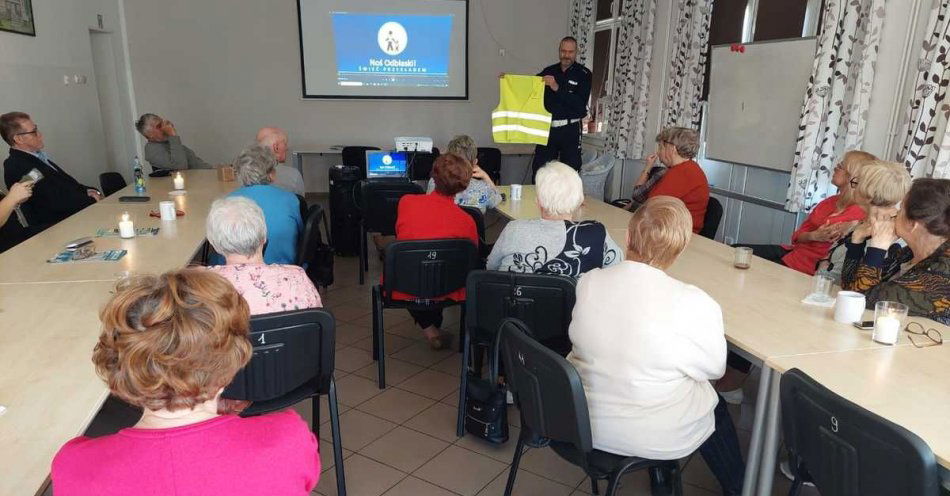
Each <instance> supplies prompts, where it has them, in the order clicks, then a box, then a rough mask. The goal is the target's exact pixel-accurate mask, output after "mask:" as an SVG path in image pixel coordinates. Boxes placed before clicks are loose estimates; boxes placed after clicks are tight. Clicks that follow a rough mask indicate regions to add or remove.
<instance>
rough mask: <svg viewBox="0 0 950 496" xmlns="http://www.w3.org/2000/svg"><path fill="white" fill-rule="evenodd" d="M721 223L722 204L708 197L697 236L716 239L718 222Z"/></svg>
mask: <svg viewBox="0 0 950 496" xmlns="http://www.w3.org/2000/svg"><path fill="white" fill-rule="evenodd" d="M720 221H722V203H719V200H717V199H716V198H714V197H712V196H710V197H709V202H708V203H706V216H705V217H703V228H702V229H700V230H699V235H700V236H702V237H704V238H709V239H716V231H718V230H719V222H720Z"/></svg>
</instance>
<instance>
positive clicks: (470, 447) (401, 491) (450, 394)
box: [298, 257, 807, 496]
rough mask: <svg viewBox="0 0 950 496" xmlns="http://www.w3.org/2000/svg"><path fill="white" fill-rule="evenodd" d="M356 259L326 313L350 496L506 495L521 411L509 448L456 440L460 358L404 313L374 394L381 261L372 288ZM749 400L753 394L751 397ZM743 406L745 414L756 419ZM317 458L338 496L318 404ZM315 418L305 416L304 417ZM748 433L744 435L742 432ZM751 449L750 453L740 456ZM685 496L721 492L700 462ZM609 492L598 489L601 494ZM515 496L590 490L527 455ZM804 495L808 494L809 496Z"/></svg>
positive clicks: (449, 321) (550, 461)
mask: <svg viewBox="0 0 950 496" xmlns="http://www.w3.org/2000/svg"><path fill="white" fill-rule="evenodd" d="M357 265H358V264H357V259H356V258H355V257H348V258H339V257H338V258H337V260H336V269H335V273H336V282H335V283H334V284H333V286H332V287H331V288H330V289H329V290H327V291H324V292H322V293H321V294H322V296H323V300H324V304H325V306H326V307H328V308H329V309H330V310H331V311H332V312H333V314H334V316H335V317H336V319H337V323H338V331H337V332H338V336H337V357H336V359H337V362H336V363H337V372H336V381H337V388H338V391H339V403H340V411H341V415H340V421H341V436H342V438H343V448H344V452H343V456H344V467H345V468H346V485H347V491H348V493H349V494H350V495H351V496H378V495H386V496H396V495H414V496H442V495H446V496H449V495H468V496H474V495H500V494H503V492H504V488H505V483H506V478H507V476H508V468H509V465H510V462H511V457H512V454H513V452H514V445H515V442H516V440H517V437H518V434H519V432H520V430H519V429H518V425H519V422H518V420H519V417H518V412H517V410H515V409H513V408H512V409H510V410H509V420H510V423H511V424H512V428H511V433H510V440H509V441H508V443H506V444H505V445H503V446H494V445H491V444H488V443H486V442H483V441H481V440H479V439H476V438H474V437H472V436H465V437H462V438H457V437H456V436H455V418H456V417H455V416H456V405H457V404H458V377H459V366H460V359H459V354H458V353H455V352H454V351H440V352H435V351H431V350H430V349H429V348H428V345H427V344H426V343H425V341H424V340H423V339H422V337H421V334H420V333H419V330H418V328H417V327H416V326H415V325H414V323H413V322H412V320H411V319H410V318H409V315H408V314H407V313H406V312H405V311H391V310H387V311H386V312H385V317H384V318H385V326H386V331H387V336H386V352H387V354H388V355H389V356H388V357H387V358H386V372H387V382H388V386H389V387H387V389H386V390H385V391H380V390H379V389H378V388H377V386H376V365H375V362H373V360H372V356H371V350H372V338H371V334H370V330H371V325H372V324H371V307H370V299H369V292H370V288H371V284H372V283H373V282H375V281H377V280H378V277H379V269H378V265H379V264H378V262H377V261H376V260H373V261H371V263H370V273H369V275H368V277H367V284H366V285H365V286H359V284H358V283H357V272H356V270H357ZM444 327H445V329H446V330H449V331H452V332H457V328H458V311H457V309H453V310H449V311H447V312H446V314H445V324H444ZM746 389H747V391H750V392H751V393H752V394H754V392H755V390H756V389H755V385H754V383H753V384H750V385H749V386H748V387H747V388H746ZM750 400H751V401H752V402H753V403H754V398H750V399H749V400H747V405H744V406H743V408H747V409H750V410H751V405H752V404H753V403H749V401H750ZM322 410H323V412H322V413H321V420H322V421H323V425H322V427H321V438H322V440H321V443H320V450H321V458H322V460H323V474H322V475H321V479H320V483H319V485H318V486H317V488H316V490H315V494H321V495H324V496H335V495H336V477H335V474H334V471H333V470H332V467H333V460H332V458H333V454H332V450H331V446H332V445H331V443H330V440H331V435H330V429H329V425H327V422H328V420H329V418H328V415H327V411H326V401H325V399H323V401H322ZM298 411H300V412H301V415H303V416H304V417H305V418H309V415H310V412H309V407H307V406H303V405H302V406H301V407H300V408H298ZM743 413H745V418H744V419H743V418H742V416H741V415H740V411H739V409H734V410H733V415H734V419H735V421H736V422H737V424H738V426H739V428H740V431H739V432H740V441H741V442H742V443H743V444H747V443H748V438H749V433H748V426H749V425H751V412H750V411H746V412H743ZM743 424H745V425H743ZM743 449H745V447H743ZM685 463H686V468H685V471H684V482H685V494H687V495H711V494H719V492H720V491H719V487H718V484H717V483H716V480H715V479H714V478H713V476H712V474H711V473H710V472H709V469H708V468H707V467H706V465H705V463H704V462H703V460H702V458H701V457H700V456H698V455H697V456H694V457H692V458H691V459H689V460H688V461H685ZM775 486H776V489H775V491H774V494H787V492H788V482H787V481H785V479H784V478H783V477H782V476H781V475H780V474H777V476H776V484H775ZM604 489H605V484H604V483H603V482H602V483H601V491H603V490H604ZM514 494H516V495H526V496H530V495H551V496H557V495H565V496H568V495H575V496H580V495H586V494H590V482H589V481H588V480H587V478H586V477H585V475H584V473H583V472H582V471H581V470H580V469H578V468H577V467H574V466H572V465H571V464H569V463H567V462H565V461H563V460H562V459H560V458H559V457H558V456H556V455H555V454H554V452H553V451H551V450H549V449H533V450H529V451H528V452H527V453H526V454H525V455H524V457H523V458H522V463H521V469H520V470H519V473H518V477H517V483H516V485H515V490H514ZM620 494H623V495H649V494H650V490H649V478H648V477H647V475H646V474H645V473H634V474H630V475H627V476H626V477H625V478H624V480H623V487H622V490H621V491H620ZM806 494H807V493H806Z"/></svg>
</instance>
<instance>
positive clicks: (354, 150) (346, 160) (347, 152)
mask: <svg viewBox="0 0 950 496" xmlns="http://www.w3.org/2000/svg"><path fill="white" fill-rule="evenodd" d="M369 150H379V148H378V147H375V146H344V147H343V150H342V151H341V152H340V153H341V155H342V157H341V158H342V160H343V165H349V166H353V167H359V169H360V178H362V179H366V152H367V151H369Z"/></svg>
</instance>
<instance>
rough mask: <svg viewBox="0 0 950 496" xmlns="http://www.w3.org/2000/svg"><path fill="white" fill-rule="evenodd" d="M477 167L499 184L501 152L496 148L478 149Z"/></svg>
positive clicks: (481, 147)
mask: <svg viewBox="0 0 950 496" xmlns="http://www.w3.org/2000/svg"><path fill="white" fill-rule="evenodd" d="M477 157H478V166H479V167H481V168H482V170H483V171H485V173H486V174H488V176H489V177H491V180H492V181H494V182H495V184H498V183H500V182H501V150H499V149H498V148H490V147H483V146H480V147H478V155H477Z"/></svg>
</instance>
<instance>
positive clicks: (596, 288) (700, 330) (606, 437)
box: [567, 196, 744, 495]
mask: <svg viewBox="0 0 950 496" xmlns="http://www.w3.org/2000/svg"><path fill="white" fill-rule="evenodd" d="M692 224H693V222H692V217H691V215H690V213H689V211H688V210H687V208H686V205H684V203H683V202H682V201H681V200H679V199H678V198H673V197H670V196H657V197H653V198H650V199H648V200H647V201H646V203H644V204H643V206H642V207H640V208H639V209H638V210H637V211H636V212H635V213H634V214H633V216H632V217H631V218H630V224H629V226H628V228H627V250H626V260H625V261H624V262H623V263H620V264H618V265H616V266H615V267H610V268H608V269H602V270H601V269H597V270H592V271H591V272H589V273H588V274H587V275H585V276H584V277H582V278H581V279H580V281H579V282H578V283H577V303H576V304H575V305H574V315H573V319H572V320H571V327H570V330H569V334H570V337H571V342H572V343H573V344H574V347H573V350H572V351H571V354H570V355H568V357H567V359H568V361H570V362H571V363H572V364H573V365H574V367H575V368H576V369H577V372H578V374H579V375H580V377H581V382H583V384H584V391H585V392H586V394H587V407H588V410H590V427H591V435H592V438H593V443H594V448H596V449H599V450H603V451H607V452H610V453H615V454H618V455H624V456H639V457H643V458H650V459H654V460H677V459H680V458H683V457H686V456H689V455H690V454H692V453H693V452H694V451H696V450H699V452H700V454H701V455H702V456H703V459H704V460H705V461H706V464H707V465H708V466H709V468H710V470H711V471H712V473H713V474H714V475H715V476H716V478H717V479H718V480H719V484H720V486H721V487H722V494H727V495H738V494H740V493H741V492H742V479H743V475H744V465H743V463H742V454H741V452H740V451H739V440H738V437H737V436H736V430H735V426H734V425H733V424H732V419H731V418H730V417H729V410H727V408H726V403H725V400H723V399H722V398H721V397H719V396H717V395H716V391H715V390H714V389H713V387H712V385H711V384H710V382H709V381H712V380H715V379H718V378H719V377H721V376H722V374H723V372H724V371H725V369H726V337H725V334H724V326H723V320H722V310H721V309H720V307H719V304H718V303H716V301H715V300H713V299H712V298H711V297H710V296H709V295H708V294H706V293H705V292H704V291H703V290H702V289H699V288H697V287H696V286H692V285H690V284H686V283H684V282H682V281H678V280H676V279H675V278H673V277H670V275H669V274H667V273H666V270H667V269H668V268H669V267H670V266H671V265H673V262H675V261H676V258H677V257H678V256H679V255H680V253H682V252H683V250H684V249H686V245H688V244H689V241H690V238H691V237H692V232H691V231H692ZM661 474H662V472H655V473H653V474H651V475H653V476H654V481H653V482H654V485H659V483H660V482H661V481H660V480H658V478H657V477H656V476H657V475H661ZM654 494H657V492H654Z"/></svg>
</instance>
